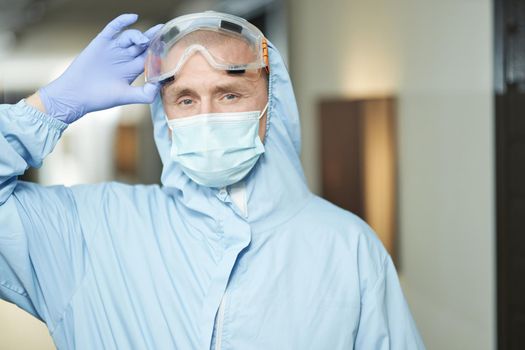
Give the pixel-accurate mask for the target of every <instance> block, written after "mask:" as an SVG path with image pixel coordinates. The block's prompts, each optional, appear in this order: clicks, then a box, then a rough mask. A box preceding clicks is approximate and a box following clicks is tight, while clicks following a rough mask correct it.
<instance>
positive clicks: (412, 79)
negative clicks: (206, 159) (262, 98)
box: [289, 0, 496, 349]
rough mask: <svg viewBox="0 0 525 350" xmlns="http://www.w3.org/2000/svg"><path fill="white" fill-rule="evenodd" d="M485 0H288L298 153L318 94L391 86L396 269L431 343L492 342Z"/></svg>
mask: <svg viewBox="0 0 525 350" xmlns="http://www.w3.org/2000/svg"><path fill="white" fill-rule="evenodd" d="M491 11H492V10H491V1H489V0H443V1H430V0H399V1H390V0H353V1H343V0H341V1H316V0H291V8H290V11H289V13H290V21H291V26H290V29H291V37H290V44H291V50H290V59H291V61H290V62H291V63H290V67H291V73H292V76H293V80H294V86H295V90H296V94H297V99H298V101H299V109H300V112H301V117H302V125H303V163H304V167H305V171H306V174H307V178H308V181H309V184H310V186H311V188H312V189H313V190H314V191H318V190H319V188H320V178H319V175H320V171H319V167H318V165H319V160H318V152H317V147H318V133H317V128H318V125H317V119H316V118H317V117H318V116H317V102H318V101H319V99H320V98H322V96H331V95H336V96H349V97H356V96H360V97H361V96H375V95H384V94H385V93H390V94H394V95H396V96H397V97H398V99H399V100H398V103H399V109H398V114H399V115H398V118H399V124H398V132H399V137H398V138H399V157H400V164H399V186H400V188H399V210H400V241H401V246H400V249H401V251H400V254H401V263H402V270H401V280H402V283H403V288H404V291H405V294H406V296H407V299H408V302H409V304H410V306H411V309H412V312H413V314H414V317H415V319H416V322H417V324H418V327H419V329H420V331H421V333H422V336H423V338H424V340H425V343H426V345H427V347H428V348H429V349H493V348H495V337H496V329H495V326H496V323H495V292H494V286H495V275H494V265H495V255H494V250H495V244H494V234H495V231H494V208H493V202H494V186H493V181H494V176H493V172H494V164H493V163H494V159H493V143H494V140H493V138H494V136H493V134H494V126H493V120H492V119H493V113H492V92H491V87H492V74H491V73H492V12H491Z"/></svg>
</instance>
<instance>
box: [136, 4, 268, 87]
mask: <svg viewBox="0 0 525 350" xmlns="http://www.w3.org/2000/svg"><path fill="white" fill-rule="evenodd" d="M225 44H226V45H229V44H232V45H238V47H242V49H241V50H225V49H224V45H225ZM231 47H234V46H231ZM196 53H199V54H201V55H202V56H203V57H204V58H205V59H206V60H207V62H208V63H209V64H210V65H211V66H212V67H213V68H215V69H218V70H223V71H226V72H227V73H230V74H244V73H249V72H253V71H259V70H260V69H261V68H265V69H266V71H268V69H269V64H268V47H267V42H266V38H265V37H264V35H263V34H262V33H261V31H260V30H259V29H257V27H255V26H254V25H253V24H251V23H249V22H248V21H246V20H245V19H243V18H240V17H237V16H233V15H229V14H225V13H219V12H214V11H206V12H202V13H194V14H190V15H185V16H181V17H177V18H175V19H173V20H171V21H169V22H168V23H166V25H164V27H163V28H162V30H161V31H159V33H157V34H156V36H155V37H154V38H153V39H152V40H151V42H150V46H149V48H148V51H147V56H146V63H145V78H146V82H150V83H155V82H160V83H161V84H162V83H164V82H166V81H171V80H173V79H175V77H176V75H177V73H178V72H179V71H180V70H181V69H182V67H183V65H184V63H185V62H186V61H187V60H188V59H189V58H190V57H192V55H194V54H196Z"/></svg>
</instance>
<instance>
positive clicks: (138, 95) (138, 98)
mask: <svg viewBox="0 0 525 350" xmlns="http://www.w3.org/2000/svg"><path fill="white" fill-rule="evenodd" d="M159 88H160V85H159V84H152V83H146V84H145V85H144V86H132V87H131V88H130V90H129V93H128V96H127V97H128V101H127V103H152V102H153V100H155V96H157V94H158V92H159Z"/></svg>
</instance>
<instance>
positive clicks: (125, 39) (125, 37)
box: [117, 29, 149, 49]
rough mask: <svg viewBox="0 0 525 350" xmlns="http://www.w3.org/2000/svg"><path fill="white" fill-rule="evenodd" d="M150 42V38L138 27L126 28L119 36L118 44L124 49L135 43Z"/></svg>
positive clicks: (144, 43)
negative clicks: (137, 28)
mask: <svg viewBox="0 0 525 350" xmlns="http://www.w3.org/2000/svg"><path fill="white" fill-rule="evenodd" d="M148 42H149V38H148V37H147V36H145V35H144V34H142V33H141V32H140V31H139V30H136V29H128V30H125V31H123V32H122V33H121V34H120V35H119V36H118V38H117V45H118V46H119V47H120V48H123V49H125V48H128V47H130V46H134V45H138V46H146V44H147V43H148Z"/></svg>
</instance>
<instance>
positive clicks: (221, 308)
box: [215, 292, 227, 350]
mask: <svg viewBox="0 0 525 350" xmlns="http://www.w3.org/2000/svg"><path fill="white" fill-rule="evenodd" d="M226 295H227V294H226V292H224V295H223V296H222V299H221V303H220V305H219V311H217V327H216V329H215V331H216V332H217V335H216V338H215V350H221V347H222V344H221V343H222V328H223V326H224V312H225V310H224V309H225V306H226Z"/></svg>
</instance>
